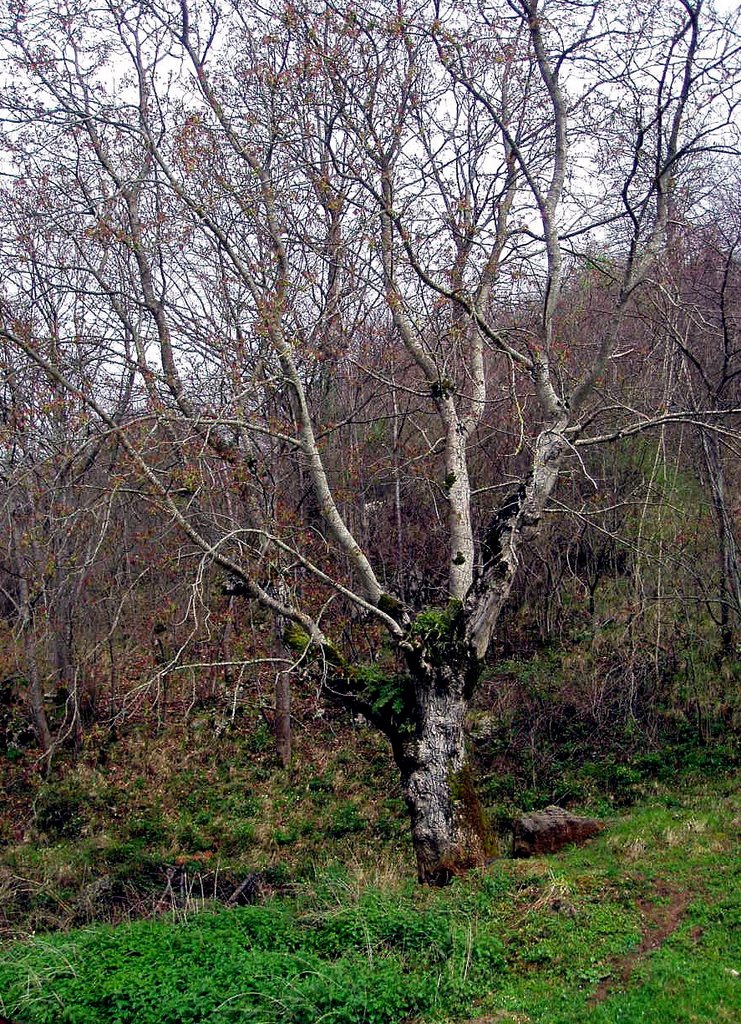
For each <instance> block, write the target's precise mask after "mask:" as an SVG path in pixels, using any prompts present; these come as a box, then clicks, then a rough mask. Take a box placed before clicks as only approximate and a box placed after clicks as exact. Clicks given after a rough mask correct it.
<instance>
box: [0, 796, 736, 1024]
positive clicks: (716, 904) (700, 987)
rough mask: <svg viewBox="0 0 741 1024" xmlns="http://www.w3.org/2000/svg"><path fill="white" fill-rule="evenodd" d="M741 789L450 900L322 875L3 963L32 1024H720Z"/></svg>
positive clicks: (17, 952) (726, 989)
mask: <svg viewBox="0 0 741 1024" xmlns="http://www.w3.org/2000/svg"><path fill="white" fill-rule="evenodd" d="M736 781H737V780H734V779H731V778H725V779H724V778H720V779H717V780H716V781H715V782H713V783H702V784H699V785H696V786H695V787H694V788H693V789H690V790H684V791H678V790H673V791H672V790H666V789H664V790H661V791H660V792H657V793H656V794H655V796H654V797H653V798H652V799H651V800H650V801H647V802H645V803H643V804H642V805H640V806H637V807H635V808H634V809H633V810H632V811H631V812H625V813H623V814H621V815H620V816H619V817H615V818H613V819H611V820H610V821H609V822H608V828H607V829H606V830H605V832H604V833H603V834H602V836H601V837H600V838H599V839H597V840H595V841H594V842H592V843H590V844H588V845H586V846H584V847H582V848H578V849H571V850H566V851H563V852H562V853H561V854H558V855H555V856H551V857H548V858H537V859H533V860H531V861H506V860H501V861H497V862H494V863H492V864H491V865H490V866H489V867H488V868H487V869H485V870H483V871H481V872H476V873H472V874H471V875H470V876H469V877H467V878H465V879H459V880H457V881H456V882H455V883H454V884H453V885H452V886H451V887H449V888H448V889H446V890H443V891H426V890H421V889H419V888H417V887H415V886H414V885H412V884H411V883H409V882H408V881H401V882H396V883H394V882H393V881H386V882H385V883H384V884H383V885H378V884H366V882H365V881H364V880H363V879H362V877H360V873H358V872H356V873H355V874H353V872H352V871H348V870H347V869H343V868H334V869H329V868H324V869H322V870H321V871H319V872H318V873H316V875H315V876H314V877H313V878H311V879H310V880H307V881H305V882H303V883H301V884H300V885H296V886H294V888H293V890H292V892H291V895H290V897H283V898H281V899H274V900H271V901H269V902H267V903H266V904H264V905H261V906H253V907H246V908H239V909H235V910H230V911H224V910H221V911H219V912H215V913H202V914H197V915H193V916H191V917H190V918H188V919H186V920H183V919H180V920H173V919H171V918H168V919H159V920H146V921H138V922H134V923H131V924H127V925H124V926H120V927H118V928H111V927H109V926H96V927H93V928H88V929H84V930H80V931H73V932H70V933H68V934H66V935H65V934H56V935H52V936H49V937H36V938H34V939H33V940H31V941H29V942H25V943H17V944H15V945H11V946H6V947H5V949H4V951H3V952H2V954H0V993H2V998H0V1012H2V1013H4V1014H6V1015H7V1016H9V1017H11V1018H13V1019H17V1020H19V1021H22V1022H23V1024H52V1022H54V1024H98V1022H101V1024H102V1022H105V1024H155V1022H156V1024H196V1022H199V1024H201V1022H209V1024H211V1022H213V1024H227V1022H229V1024H231V1022H234V1024H237V1022H239V1024H250V1022H254V1024H257V1022H260V1024H272V1022H275V1024H277V1022H279V1021H281V1022H282V1021H286V1022H288V1024H319V1022H322V1024H325V1022H329V1024H401V1022H404V1021H409V1022H411V1021H414V1022H415V1024H422V1022H433V1021H434V1022H443V1021H456V1020H463V1019H469V1020H470V1019H472V1018H473V1019H477V1018H478V1019H482V1020H493V1021H497V1022H499V1021H502V1022H505V1024H506V1022H510V1024H576V1022H577V1021H578V1022H580V1024H581V1022H586V1024H590V1022H593V1024H619V1022H621V1024H638V1022H641V1021H646V1022H651V1024H711V1022H712V1024H716V1022H720V1024H723V1022H725V1021H729V1022H730V1021H735V1020H737V1019H738V1018H739V1014H740V1013H741V976H740V973H739V972H741V945H740V942H739V933H740V929H739V927H738V926H739V924H740V923H741V908H740V906H739V897H738V893H739V892H740V891H741V877H740V873H739V858H738V848H737V832H738V825H739V821H740V820H741V818H740V817H739V814H740V812H739V806H738V800H737V797H736V792H737V787H736Z"/></svg>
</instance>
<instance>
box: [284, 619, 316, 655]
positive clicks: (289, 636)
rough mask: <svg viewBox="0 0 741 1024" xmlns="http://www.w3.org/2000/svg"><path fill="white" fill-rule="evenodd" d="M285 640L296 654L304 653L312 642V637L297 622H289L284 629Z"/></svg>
mask: <svg viewBox="0 0 741 1024" xmlns="http://www.w3.org/2000/svg"><path fill="white" fill-rule="evenodd" d="M283 642H284V643H285V645H286V646H287V647H289V648H290V649H291V650H292V651H295V652H296V654H303V653H304V651H305V650H306V649H307V647H308V646H309V644H310V643H311V637H310V636H309V634H308V633H307V632H306V630H305V629H302V628H301V626H299V624H298V623H297V622H289V623H288V625H287V626H286V628H285V629H284V630H283Z"/></svg>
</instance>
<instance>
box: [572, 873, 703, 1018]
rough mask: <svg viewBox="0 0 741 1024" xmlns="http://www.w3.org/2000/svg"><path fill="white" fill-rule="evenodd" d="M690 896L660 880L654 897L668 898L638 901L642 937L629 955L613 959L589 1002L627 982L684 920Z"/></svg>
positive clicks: (599, 998)
mask: <svg viewBox="0 0 741 1024" xmlns="http://www.w3.org/2000/svg"><path fill="white" fill-rule="evenodd" d="M690 897H691V894H690V893H688V892H682V891H681V890H677V889H673V888H672V887H671V886H668V885H666V884H665V883H659V884H658V885H657V886H656V888H655V889H654V898H660V899H665V900H667V901H668V902H665V903H664V902H662V903H655V902H653V901H652V900H648V899H641V900H639V901H638V906H639V908H640V911H641V916H642V935H641V941H640V942H639V943H638V945H637V946H636V948H635V949H634V950H631V952H630V953H629V954H628V955H627V956H624V957H621V958H620V959H618V960H614V961H613V964H612V967H613V971H612V974H611V976H610V977H609V978H605V980H604V981H602V982H600V984H599V986H598V988H597V990H596V992H595V993H594V995H593V996H592V997H591V999H590V1000H589V1004H588V1005H589V1006H596V1005H597V1004H598V1003H601V1002H602V1001H603V1000H604V999H606V998H607V997H608V996H609V995H612V993H613V992H614V991H616V990H617V989H619V988H623V987H624V986H625V985H627V984H628V982H629V981H630V978H631V975H632V974H633V971H634V970H635V969H636V967H637V966H638V965H639V964H640V963H641V962H642V961H643V960H645V958H646V956H647V955H648V954H649V953H652V952H653V951H654V950H656V949H659V947H660V946H661V945H662V943H663V942H664V941H665V940H666V939H667V938H668V937H669V936H670V935H671V934H672V933H673V932H675V931H676V930H677V928H678V927H679V925H680V924H681V923H682V918H683V917H684V914H685V911H686V909H687V904H688V903H689V902H690Z"/></svg>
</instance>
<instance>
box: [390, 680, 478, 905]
mask: <svg viewBox="0 0 741 1024" xmlns="http://www.w3.org/2000/svg"><path fill="white" fill-rule="evenodd" d="M465 711H466V701H465V700H464V699H463V698H462V697H461V696H459V695H455V694H453V693H451V692H449V690H448V691H447V692H446V690H443V691H442V692H440V691H436V692H430V693H428V694H427V695H426V698H425V700H424V702H423V703H422V704H421V705H420V706H419V707H418V715H419V726H418V733H417V735H415V737H414V739H413V740H410V741H406V742H402V743H400V744H399V745H398V751H395V753H396V760H397V764H398V766H399V770H400V773H401V781H402V788H403V792H404V799H405V801H406V805H407V808H408V810H409V815H410V818H411V826H412V843H413V846H414V852H415V855H416V858H417V874H418V877H419V881H420V882H422V883H424V884H426V885H447V883H448V882H449V881H450V880H451V878H453V877H454V876H455V875H459V874H462V873H463V872H464V871H466V870H468V869H469V868H472V867H477V866H479V865H481V864H483V863H484V861H485V859H486V854H487V837H486V825H485V819H484V815H483V812H482V809H481V806H480V804H479V802H478V798H477V797H476V794H475V791H474V789H473V785H472V782H471V779H470V777H469V773H468V770H467V764H466V750H465V739H464V733H463V721H464V716H465Z"/></svg>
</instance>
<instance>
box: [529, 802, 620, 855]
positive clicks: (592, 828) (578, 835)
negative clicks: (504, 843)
mask: <svg viewBox="0 0 741 1024" xmlns="http://www.w3.org/2000/svg"><path fill="white" fill-rule="evenodd" d="M602 827H603V825H602V822H600V821H597V820H596V818H582V817H580V816H579V815H577V814H570V813H569V811H565V810H564V809H563V807H556V806H551V807H546V809H545V810H544V811H533V812H532V813H531V814H523V815H522V816H521V817H520V818H516V819H515V821H514V822H513V825H512V835H513V847H512V856H513V857H533V856H537V855H538V854H542V853H555V852H556V851H557V850H561V849H562V848H563V847H564V846H568V845H569V844H570V843H583V842H584V841H585V840H587V839H591V838H592V836H596V835H597V833H598V832H599V831H600V830H601V829H602Z"/></svg>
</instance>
